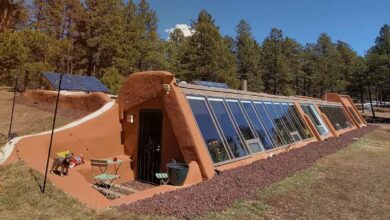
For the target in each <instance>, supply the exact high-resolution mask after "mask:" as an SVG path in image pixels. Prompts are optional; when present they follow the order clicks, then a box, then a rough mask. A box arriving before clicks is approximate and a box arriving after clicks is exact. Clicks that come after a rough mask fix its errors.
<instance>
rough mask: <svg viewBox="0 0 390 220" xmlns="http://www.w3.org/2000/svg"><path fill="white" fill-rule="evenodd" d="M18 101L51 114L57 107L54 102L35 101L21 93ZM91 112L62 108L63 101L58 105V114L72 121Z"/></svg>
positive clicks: (20, 103)
mask: <svg viewBox="0 0 390 220" xmlns="http://www.w3.org/2000/svg"><path fill="white" fill-rule="evenodd" d="M16 103H17V104H19V105H25V106H27V107H32V108H36V109H39V110H42V111H45V112H48V113H51V114H53V113H54V109H55V105H54V104H49V103H43V102H34V101H31V100H30V99H28V98H26V97H25V96H23V95H21V94H20V95H18V96H17V98H16ZM89 113H91V112H88V111H80V110H77V109H65V108H61V103H60V104H59V107H58V114H59V115H61V116H62V117H65V118H68V119H70V120H72V121H74V120H77V119H79V118H82V117H84V116H86V115H88V114H89Z"/></svg>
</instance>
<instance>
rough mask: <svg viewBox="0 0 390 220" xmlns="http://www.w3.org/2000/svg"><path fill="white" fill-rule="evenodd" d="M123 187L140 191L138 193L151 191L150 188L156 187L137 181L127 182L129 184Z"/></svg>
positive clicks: (124, 184)
mask: <svg viewBox="0 0 390 220" xmlns="http://www.w3.org/2000/svg"><path fill="white" fill-rule="evenodd" d="M122 185H123V186H126V187H129V188H132V189H135V190H138V191H142V190H145V189H150V188H153V187H155V185H152V184H148V183H143V182H140V181H137V180H135V181H131V182H127V183H123V184H122Z"/></svg>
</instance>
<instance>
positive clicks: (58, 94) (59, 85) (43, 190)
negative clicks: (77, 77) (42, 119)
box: [41, 73, 64, 193]
mask: <svg viewBox="0 0 390 220" xmlns="http://www.w3.org/2000/svg"><path fill="white" fill-rule="evenodd" d="M63 75H64V74H63V73H61V75H60V82H59V84H58V93H57V101H56V108H55V110H54V119H53V126H52V129H51V136H50V144H49V151H48V152H47V161H46V171H45V180H44V182H43V186H42V190H41V191H42V193H45V188H46V180H47V171H48V169H49V159H50V153H51V145H52V143H53V135H54V128H55V125H56V118H57V109H58V101H59V99H60V91H61V83H62V76H63Z"/></svg>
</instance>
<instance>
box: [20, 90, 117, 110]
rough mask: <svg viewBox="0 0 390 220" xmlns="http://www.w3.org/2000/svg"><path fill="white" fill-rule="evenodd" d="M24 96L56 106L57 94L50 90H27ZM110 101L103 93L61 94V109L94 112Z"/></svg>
mask: <svg viewBox="0 0 390 220" xmlns="http://www.w3.org/2000/svg"><path fill="white" fill-rule="evenodd" d="M23 96H24V97H26V98H28V99H29V100H31V101H33V102H41V103H48V104H55V102H56V99H57V92H55V91H49V90H27V91H26V92H24V93H23ZM109 101H110V97H108V96H107V95H106V94H104V93H101V92H94V93H89V94H84V93H81V92H73V93H69V94H68V93H61V95H60V106H61V108H65V109H71V110H79V111H85V112H94V111H96V110H98V109H99V108H101V107H102V106H103V105H105V104H106V103H107V102H109Z"/></svg>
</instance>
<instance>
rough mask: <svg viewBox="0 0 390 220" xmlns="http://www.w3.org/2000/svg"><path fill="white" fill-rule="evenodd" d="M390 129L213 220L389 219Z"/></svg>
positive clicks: (211, 217)
mask: <svg viewBox="0 0 390 220" xmlns="http://www.w3.org/2000/svg"><path fill="white" fill-rule="evenodd" d="M389 186H390V129H389V127H387V128H385V127H383V128H381V129H377V130H375V131H373V132H371V133H369V134H367V135H365V136H364V137H362V138H360V139H359V140H358V141H357V142H355V143H354V144H351V145H349V146H348V147H347V148H345V149H343V150H341V151H339V152H337V153H336V154H333V155H330V156H328V157H325V158H323V159H321V160H320V161H319V162H318V163H317V164H316V165H315V166H314V167H312V168H311V169H309V170H306V171H304V172H301V173H299V174H297V175H295V176H293V177H291V178H287V179H285V180H284V181H281V182H279V183H276V184H274V185H272V186H270V187H268V188H266V189H264V190H261V191H259V193H258V199H257V200H256V201H241V202H238V203H236V205H235V206H234V207H232V208H230V209H229V210H227V211H225V212H223V213H219V214H213V215H210V216H208V218H210V219H254V218H256V219H389V218H390V188H389Z"/></svg>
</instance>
